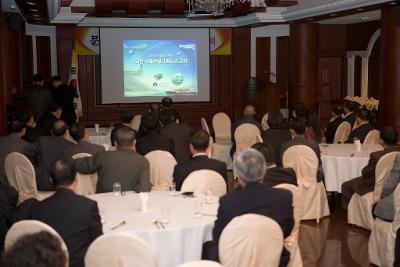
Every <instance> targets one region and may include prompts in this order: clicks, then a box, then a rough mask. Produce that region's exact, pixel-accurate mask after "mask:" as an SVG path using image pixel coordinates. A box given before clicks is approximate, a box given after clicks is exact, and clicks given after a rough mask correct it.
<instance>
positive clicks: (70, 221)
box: [30, 160, 103, 267]
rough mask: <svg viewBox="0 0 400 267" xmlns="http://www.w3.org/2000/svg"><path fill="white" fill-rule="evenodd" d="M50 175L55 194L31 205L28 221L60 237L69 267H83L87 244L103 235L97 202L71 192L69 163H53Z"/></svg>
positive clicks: (72, 172)
mask: <svg viewBox="0 0 400 267" xmlns="http://www.w3.org/2000/svg"><path fill="white" fill-rule="evenodd" d="M51 175H52V177H53V180H54V183H55V184H56V187H57V190H56V193H55V194H54V195H53V196H51V197H49V198H47V199H45V200H43V201H40V202H37V203H35V204H33V205H32V208H31V213H30V219H33V220H38V221H41V222H44V223H45V224H48V225H49V226H51V227H52V228H54V230H56V231H57V233H59V234H60V236H61V237H62V238H63V240H64V242H65V244H66V245H67V248H68V252H69V261H70V266H71V267H83V266H84V263H83V258H84V256H85V254H86V251H87V249H88V247H89V245H90V244H91V243H92V242H93V241H94V240H95V239H96V238H97V237H98V236H100V235H102V234H103V231H102V225H101V220H100V215H99V209H98V207H97V203H96V202H95V201H93V200H91V199H89V198H86V197H83V196H79V195H77V194H75V193H74V191H75V190H76V186H77V184H78V181H77V180H76V179H75V175H76V170H75V168H74V167H73V165H72V164H71V163H67V162H65V161H63V160H58V161H56V162H54V164H53V166H52V167H51Z"/></svg>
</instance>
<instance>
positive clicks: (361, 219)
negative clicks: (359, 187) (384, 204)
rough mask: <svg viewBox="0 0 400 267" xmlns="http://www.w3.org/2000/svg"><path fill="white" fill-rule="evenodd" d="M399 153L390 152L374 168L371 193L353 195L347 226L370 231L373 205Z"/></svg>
mask: <svg viewBox="0 0 400 267" xmlns="http://www.w3.org/2000/svg"><path fill="white" fill-rule="evenodd" d="M397 154H400V152H391V153H387V154H386V155H384V156H382V157H381V158H380V159H379V161H378V163H377V164H376V168H375V188H374V191H373V192H370V193H367V194H365V195H363V196H360V195H359V194H357V193H354V194H353V196H352V197H351V200H350V203H349V206H348V207H347V221H348V223H349V224H354V225H357V226H360V227H362V228H364V229H367V230H371V229H372V225H373V221H374V218H373V216H372V207H373V205H374V204H375V203H376V202H378V201H379V200H380V196H381V193H382V189H383V185H384V183H385V181H386V179H387V177H388V176H389V174H390V171H391V169H392V168H393V163H394V160H395V159H396V156H397Z"/></svg>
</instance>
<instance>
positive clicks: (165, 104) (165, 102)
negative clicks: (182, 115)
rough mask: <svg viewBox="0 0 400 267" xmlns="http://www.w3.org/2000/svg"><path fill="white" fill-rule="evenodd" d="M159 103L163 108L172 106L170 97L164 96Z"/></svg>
mask: <svg viewBox="0 0 400 267" xmlns="http://www.w3.org/2000/svg"><path fill="white" fill-rule="evenodd" d="M161 105H162V106H163V108H170V107H171V106H172V98H170V97H164V98H163V99H162V100H161Z"/></svg>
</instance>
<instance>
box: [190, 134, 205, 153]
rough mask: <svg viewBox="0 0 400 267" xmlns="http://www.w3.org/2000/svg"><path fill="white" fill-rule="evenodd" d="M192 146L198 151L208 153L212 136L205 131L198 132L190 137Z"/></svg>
mask: <svg viewBox="0 0 400 267" xmlns="http://www.w3.org/2000/svg"><path fill="white" fill-rule="evenodd" d="M190 144H192V146H193V148H194V149H195V150H197V151H206V150H207V148H208V146H209V145H210V135H209V134H208V133H207V132H206V131H204V130H197V131H195V132H194V133H192V135H191V136H190Z"/></svg>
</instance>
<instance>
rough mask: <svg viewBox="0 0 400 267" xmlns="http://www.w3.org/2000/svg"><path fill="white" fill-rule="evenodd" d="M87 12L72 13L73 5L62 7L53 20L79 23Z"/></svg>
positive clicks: (55, 22)
mask: <svg viewBox="0 0 400 267" xmlns="http://www.w3.org/2000/svg"><path fill="white" fill-rule="evenodd" d="M85 16H86V13H71V7H61V8H60V11H59V13H58V14H57V16H56V17H54V18H53V19H52V20H51V23H54V24H78V23H79V22H80V21H81V20H83V19H84V18H85Z"/></svg>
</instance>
